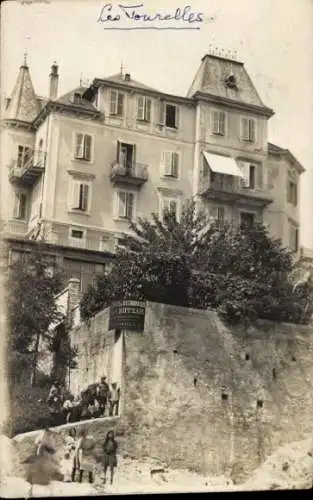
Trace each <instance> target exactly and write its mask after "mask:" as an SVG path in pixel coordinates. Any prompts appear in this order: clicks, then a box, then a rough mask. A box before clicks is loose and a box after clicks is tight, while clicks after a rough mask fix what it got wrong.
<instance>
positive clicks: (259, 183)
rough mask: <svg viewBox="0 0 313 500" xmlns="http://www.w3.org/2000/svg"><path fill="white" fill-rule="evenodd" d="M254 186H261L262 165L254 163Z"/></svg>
mask: <svg viewBox="0 0 313 500" xmlns="http://www.w3.org/2000/svg"><path fill="white" fill-rule="evenodd" d="M256 176H257V177H256V182H257V184H256V187H257V188H260V189H262V188H263V165H256Z"/></svg>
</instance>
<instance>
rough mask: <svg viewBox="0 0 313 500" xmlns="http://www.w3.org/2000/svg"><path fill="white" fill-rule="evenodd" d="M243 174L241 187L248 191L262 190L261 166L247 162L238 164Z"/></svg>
mask: <svg viewBox="0 0 313 500" xmlns="http://www.w3.org/2000/svg"><path fill="white" fill-rule="evenodd" d="M240 164H241V170H242V173H243V185H244V187H247V188H249V189H256V188H262V185H263V167H262V165H258V164H253V163H249V162H240Z"/></svg>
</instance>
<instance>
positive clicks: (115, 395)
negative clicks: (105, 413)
mask: <svg viewBox="0 0 313 500" xmlns="http://www.w3.org/2000/svg"><path fill="white" fill-rule="evenodd" d="M120 392H121V391H120V388H119V387H117V384H116V382H113V384H112V386H111V391H110V394H109V405H110V410H109V416H110V417H113V413H114V416H115V417H116V416H117V415H118V410H119V403H120Z"/></svg>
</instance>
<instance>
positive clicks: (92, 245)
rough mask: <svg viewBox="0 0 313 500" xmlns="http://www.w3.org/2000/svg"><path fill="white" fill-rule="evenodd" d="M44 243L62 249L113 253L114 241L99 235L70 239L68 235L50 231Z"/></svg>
mask: <svg viewBox="0 0 313 500" xmlns="http://www.w3.org/2000/svg"><path fill="white" fill-rule="evenodd" d="M45 241H46V243H50V244H52V245H58V246H63V247H69V248H75V249H80V250H88V251H93V252H99V251H100V252H108V253H114V252H115V240H114V238H113V237H111V238H110V237H104V236H102V235H100V234H99V236H98V237H90V236H86V237H85V238H81V239H80V238H71V237H70V236H68V235H64V234H59V233H58V232H56V231H50V232H49V233H48V234H47V235H46V239H45Z"/></svg>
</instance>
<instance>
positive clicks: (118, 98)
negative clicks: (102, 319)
mask: <svg viewBox="0 0 313 500" xmlns="http://www.w3.org/2000/svg"><path fill="white" fill-rule="evenodd" d="M123 113H124V94H122V93H121V92H118V91H117V90H111V102H110V114H111V115H117V116H122V115H123Z"/></svg>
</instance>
